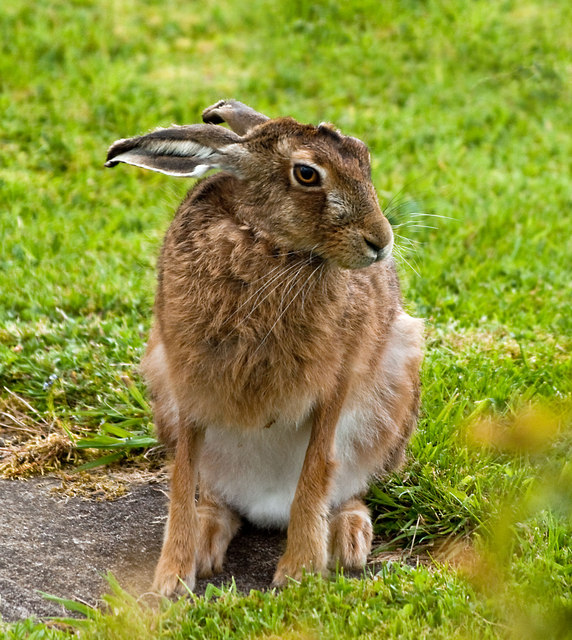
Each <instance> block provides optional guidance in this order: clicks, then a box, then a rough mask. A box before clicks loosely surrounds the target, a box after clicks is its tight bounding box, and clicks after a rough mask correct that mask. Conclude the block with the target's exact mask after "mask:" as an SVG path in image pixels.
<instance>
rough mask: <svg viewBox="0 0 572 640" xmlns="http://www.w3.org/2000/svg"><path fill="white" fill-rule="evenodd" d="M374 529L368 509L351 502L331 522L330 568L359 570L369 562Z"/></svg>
mask: <svg viewBox="0 0 572 640" xmlns="http://www.w3.org/2000/svg"><path fill="white" fill-rule="evenodd" d="M372 539H373V528H372V526H371V519H370V517H369V512H368V510H367V507H366V506H365V505H364V504H363V502H362V501H361V500H350V501H348V502H347V503H346V504H345V505H342V507H341V508H340V509H339V510H338V511H336V512H335V513H334V514H333V515H332V517H331V520H330V566H332V567H335V566H336V565H340V566H342V567H345V568H346V569H359V568H360V567H363V566H364V565H365V563H366V562H367V556H368V554H369V552H370V549H371V542H372Z"/></svg>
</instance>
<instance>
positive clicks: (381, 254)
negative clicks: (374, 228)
mask: <svg viewBox="0 0 572 640" xmlns="http://www.w3.org/2000/svg"><path fill="white" fill-rule="evenodd" d="M363 240H364V242H365V246H366V247H367V250H368V252H369V253H370V254H371V257H372V258H373V259H374V261H375V262H381V260H383V259H384V258H387V256H388V255H389V254H390V253H391V245H392V243H391V242H389V243H386V244H384V245H383V246H381V243H380V241H379V240H378V239H374V238H371V237H369V238H368V237H366V236H364V237H363Z"/></svg>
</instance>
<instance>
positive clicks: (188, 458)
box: [153, 419, 204, 596]
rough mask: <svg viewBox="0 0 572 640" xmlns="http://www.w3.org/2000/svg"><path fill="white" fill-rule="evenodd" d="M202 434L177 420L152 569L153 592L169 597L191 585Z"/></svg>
mask: <svg viewBox="0 0 572 640" xmlns="http://www.w3.org/2000/svg"><path fill="white" fill-rule="evenodd" d="M203 441H204V431H203V430H202V429H199V428H197V427H196V425H194V424H189V423H187V422H186V421H185V420H183V419H180V420H179V433H178V437H177V444H176V449H175V463H174V465H173V475H172V478H171V501H170V504H169V519H168V521H167V528H166V530H165V540H164V542H163V549H162V551H161V557H160V558H159V564H158V565H157V569H156V570H155V581H154V583H153V590H154V591H157V592H158V593H160V594H161V595H164V596H171V595H173V594H176V593H180V594H182V593H184V592H185V586H184V585H183V584H181V580H182V581H184V583H185V584H186V586H187V587H188V588H189V589H193V588H194V586H195V574H196V558H195V556H196V552H197V549H198V542H199V518H198V515H197V507H196V505H195V492H196V487H197V476H198V460H199V455H200V450H201V446H202V443H203Z"/></svg>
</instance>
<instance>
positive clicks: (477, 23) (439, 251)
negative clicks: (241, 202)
mask: <svg viewBox="0 0 572 640" xmlns="http://www.w3.org/2000/svg"><path fill="white" fill-rule="evenodd" d="M570 24H572V6H570V3H569V2H567V1H565V0H552V1H551V2H540V0H536V1H534V2H533V1H527V0H525V1H524V2H516V1H514V2H513V1H508V0H507V1H502V2H497V3H491V2H484V1H483V0H475V1H474V2H465V3H463V2H453V1H448V0H440V1H437V0H436V1H431V0H428V1H427V2H421V1H415V0H409V1H406V0H403V1H401V2H399V1H398V0H389V1H387V2H378V1H377V0H375V1H374V0H355V1H353V2H347V3H335V2H332V1H329V2H328V1H324V0H322V1H318V0H317V1H316V2H313V3H303V2H299V1H297V0H295V1H293V0H291V1H290V2H270V0H253V1H252V2H250V3H239V2H232V1H228V2H223V1H216V0H207V1H205V2H201V3H176V2H170V1H167V2H164V1H161V2H159V1H158V0H155V1H153V0H147V1H144V0H130V1H127V0H121V1H118V0H99V1H97V0H74V1H71V2H70V1H69V0H67V1H65V2H64V1H63V0H53V1H52V2H50V3H47V2H46V3H38V2H32V1H31V0H19V1H17V2H13V3H3V5H2V7H1V8H0V36H1V39H0V52H1V53H0V87H1V92H0V110H1V112H2V114H3V115H2V127H1V131H0V142H1V146H2V153H1V154H0V225H1V227H0V299H1V303H0V403H1V408H2V411H4V412H5V413H11V412H12V413H14V412H16V411H18V412H19V413H18V415H19V416H20V415H21V414H24V419H27V420H29V424H30V425H32V426H33V425H38V426H39V427H40V426H41V425H42V424H49V425H52V426H51V428H52V429H55V430H61V431H62V432H63V433H69V434H71V437H72V438H73V439H80V438H83V439H84V440H85V439H89V438H90V437H91V438H93V437H94V436H96V437H97V441H98V442H100V443H102V444H105V440H104V439H103V436H106V437H108V438H115V440H114V441H113V443H112V444H113V445H114V446H115V447H116V449H115V450H119V451H120V452H121V451H125V450H126V446H127V445H138V444H143V445H145V444H148V443H149V442H150V441H149V440H148V438H149V437H150V435H151V431H150V429H151V415H150V412H149V409H148V407H147V405H146V403H145V400H144V398H143V397H142V395H141V394H144V390H143V386H142V384H141V382H140V380H139V378H138V377H137V371H136V370H137V363H138V361H139V359H140V356H141V353H142V349H143V345H144V341H145V339H146V334H147V331H148V328H149V323H150V317H151V308H152V302H153V295H154V287H155V274H154V265H155V260H156V256H157V253H158V250H159V247H160V242H161V238H162V235H163V233H164V231H165V229H166V227H167V225H168V222H169V220H170V217H171V216H172V213H173V211H174V209H175V207H176V205H177V203H178V202H179V201H180V199H181V198H182V197H183V195H184V193H185V191H186V189H187V188H188V187H189V182H188V181H184V180H183V181H176V180H174V179H172V178H168V177H165V176H160V175H151V174H149V173H145V172H141V171H137V170H135V169H124V170H121V171H105V170H103V168H102V165H103V161H104V158H105V152H106V149H107V147H108V145H109V144H110V143H111V142H112V141H113V140H115V139H117V138H119V137H124V136H129V135H135V134H137V133H141V132H145V131H147V130H149V129H151V128H153V127H156V126H159V125H162V126H166V125H169V124H171V123H173V122H176V123H192V122H196V121H198V119H199V115H200V111H201V109H202V108H204V107H205V106H207V105H209V104H211V103H212V102H214V101H215V100H217V99H219V98H221V97H235V98H237V99H240V100H242V101H244V102H246V103H249V104H251V105H253V106H254V107H255V108H258V109H260V110H261V111H265V112H266V113H268V115H271V116H278V115H285V114H291V115H294V116H295V117H296V118H298V119H299V120H301V121H309V122H320V121H322V120H329V121H332V122H334V123H335V124H336V125H338V126H339V127H340V128H342V129H343V131H344V132H346V133H348V134H352V135H355V136H358V137H360V138H362V139H364V140H365V141H366V142H367V143H368V144H369V146H370V148H371V151H372V156H373V178H374V183H375V184H376V187H377V188H378V191H379V193H380V198H381V200H382V201H383V203H384V206H387V207H388V211H389V213H390V216H391V218H392V220H393V221H394V223H395V224H396V233H398V234H399V235H400V236H403V237H402V238H401V239H400V242H399V244H400V253H401V255H402V259H401V261H400V271H401V275H402V282H403V288H404V293H405V297H406V299H407V301H408V307H409V309H410V310H411V311H412V312H413V313H415V314H416V315H419V316H422V317H424V318H426V320H427V336H428V342H427V355H426V359H425V363H424V367H423V415H422V419H421V421H420V425H419V430H418V433H417V434H416V436H415V437H414V439H413V441H412V443H411V446H410V449H409V462H408V464H407V466H406V468H405V469H404V470H403V472H401V473H400V474H398V475H395V476H392V477H391V478H389V479H388V481H387V482H385V483H382V484H379V485H378V486H376V487H374V488H372V491H371V494H370V502H371V505H372V508H373V510H374V515H375V518H376V529H377V531H378V532H379V533H381V534H383V535H384V539H385V540H386V546H390V547H391V546H396V545H397V546H400V547H402V548H407V549H411V551H412V552H413V553H415V552H416V551H417V550H421V549H424V550H427V549H434V550H436V549H437V548H438V547H439V545H440V544H441V543H442V541H443V539H448V538H451V537H453V538H454V539H456V540H459V539H464V538H466V537H467V536H470V537H471V540H472V541H473V542H474V544H475V546H476V549H477V553H478V560H477V565H478V564H479V562H481V563H482V562H484V561H485V560H484V558H489V560H490V559H491V558H492V560H491V562H492V564H493V565H494V566H495V571H496V574H498V576H497V577H498V580H497V581H496V582H495V583H494V584H489V585H486V586H485V587H483V586H482V585H480V583H479V579H478V575H479V572H478V571H477V572H476V577H475V575H473V577H472V579H469V580H467V579H465V578H463V577H462V574H461V573H459V572H458V571H457V570H456V569H454V568H451V567H447V566H446V565H440V564H437V565H436V566H435V567H432V568H431V569H427V568H423V567H420V568H416V569H409V568H407V567H403V566H397V565H394V566H392V567H391V568H388V570H387V571H384V573H383V574H382V576H380V578H379V579H378V580H377V581H376V582H373V583H371V582H364V581H357V582H355V581H345V580H343V579H341V578H340V579H338V580H335V581H334V582H332V583H327V582H322V581H320V580H312V579H311V580H309V581H308V582H307V583H304V585H302V586H300V587H296V586H291V587H290V588H289V589H288V590H286V591H285V592H283V593H282V594H279V595H276V596H274V595H270V594H266V595H258V594H253V595H251V596H248V597H242V596H240V595H238V594H235V593H232V592H231V593H225V595H223V596H222V597H220V598H217V597H212V598H211V599H209V600H201V601H199V602H198V603H197V604H196V605H193V606H191V605H190V604H188V603H179V604H176V605H173V606H172V607H171V608H170V609H169V608H168V609H166V610H165V611H164V612H163V613H161V615H160V616H159V615H158V614H152V613H146V614H145V615H143V614H141V619H142V620H145V621H148V622H149V624H150V625H153V629H155V631H154V632H153V633H155V632H156V634H157V635H158V636H161V637H173V638H177V637H193V636H192V634H193V633H195V634H199V632H198V631H196V625H197V624H198V621H199V620H201V619H204V620H206V621H207V622H205V623H204V624H212V625H216V626H217V629H218V630H219V632H220V635H221V637H255V636H264V635H267V636H271V635H272V634H274V635H275V636H279V637H314V636H313V634H315V633H320V634H321V635H323V637H345V636H346V635H348V636H351V634H352V633H353V634H354V635H358V632H362V633H363V635H364V636H366V637H388V638H389V637H404V638H406V637H416V638H417V637H431V638H433V637H436V638H438V637H443V638H450V637H459V638H469V637H470V638H472V637H474V638H481V637H482V638H486V637H507V636H508V637H518V638H521V637H543V638H548V637H555V638H556V637H559V638H561V637H565V634H566V631H562V630H563V629H564V630H566V629H567V627H566V626H562V627H560V628H559V627H558V626H557V624H560V623H559V622H558V621H559V620H563V621H564V622H563V623H562V624H566V622H569V621H570V615H571V613H570V612H571V610H572V603H571V597H570V593H571V592H572V575H571V570H570V567H571V566H572V563H571V560H572V559H571V558H570V551H569V550H570V547H571V546H572V544H571V543H572V523H571V519H570V513H571V507H570V504H571V498H570V491H569V487H570V486H571V485H572V481H570V482H568V480H570V463H569V462H568V460H569V456H570V448H571V443H572V436H571V432H570V420H569V406H570V405H569V402H570V392H571V386H572V371H571V369H572V367H571V359H570V350H571V346H572V326H571V325H572V314H571V313H570V301H571V299H572V295H571V294H572V291H571V286H570V275H571V274H570V266H571V262H570V255H572V240H571V234H570V223H569V215H570V210H571V204H572V199H571V195H570V194H571V193H572V174H571V168H572V166H571V160H570V158H572V108H571V105H572V82H571V80H572V77H571V76H572V66H571V63H570V60H571V59H572V57H571V54H572V40H571V39H570V28H569V25H570ZM393 197H395V199H394V200H393V201H391V198H393ZM390 201H391V203H390ZM418 212H425V213H429V212H431V213H434V214H436V215H438V216H442V217H429V216H417V215H415V214H416V213H418ZM397 225H402V226H399V227H397ZM418 225H421V226H418ZM431 227H436V228H431ZM14 394H15V395H14ZM16 396H18V398H21V399H22V401H25V402H26V403H28V404H29V405H30V406H31V407H32V408H33V410H30V409H27V408H26V405H25V404H23V403H22V401H20V400H18V399H17V398H16ZM530 403H532V404H534V405H540V406H544V405H546V404H547V405H548V406H549V407H551V410H552V411H554V412H555V413H556V414H557V416H560V417H556V418H554V420H553V421H559V422H560V427H559V432H558V434H557V435H556V437H555V438H554V439H548V438H547V442H545V443H544V446H543V447H541V448H540V449H539V450H537V449H536V448H535V447H532V448H530V447H529V448H528V449H527V448H526V447H525V448H524V449H523V450H521V449H518V448H517V450H515V449H514V447H513V448H511V447H510V446H508V447H507V446H505V444H506V442H505V443H504V444H503V443H502V442H498V441H497V440H495V438H493V439H492V441H491V442H489V443H488V446H485V447H482V446H481V447H478V446H475V445H474V444H471V442H470V437H469V436H468V432H469V431H470V429H469V427H468V424H469V423H470V421H471V419H476V418H478V417H479V416H484V415H486V414H488V413H489V412H491V413H493V414H494V415H495V416H496V418H495V420H497V422H495V423H494V424H496V425H497V427H498V429H500V430H501V431H502V429H503V428H504V427H503V424H504V423H503V420H505V421H506V422H507V424H508V425H509V426H508V427H507V428H512V429H516V430H518V428H519V424H520V422H521V421H522V420H521V418H522V415H521V413H520V412H521V410H522V409H523V407H526V406H527V405H528V404H530ZM567 412H568V413H567ZM515 416H516V417H515ZM566 416H568V417H566ZM40 417H41V418H42V420H43V422H42V420H40V419H39V418H40ZM541 422H542V421H541ZM96 434H99V435H96ZM107 442H108V443H109V442H111V441H109V440H108V441H107ZM103 453H109V452H106V451H104V452H103ZM496 574H495V575H496ZM116 597H118V598H120V596H116ZM121 597H123V596H121ZM366 605H367V607H366ZM122 606H123V605H122ZM134 606H135V605H134V604H133V603H131V604H129V605H127V604H125V607H128V609H129V608H130V607H131V609H129V610H130V611H132V607H134ZM122 610H123V609H122V608H121V607H117V611H118V613H116V614H108V615H104V614H100V613H97V614H94V616H92V617H91V618H90V619H89V621H88V623H87V627H88V628H87V630H85V634H86V637H146V636H144V635H140V636H137V634H136V633H132V634H131V636H130V635H129V632H128V630H126V628H127V627H128V626H129V625H125V624H121V611H122ZM197 612H201V613H200V615H201V616H203V618H198V617H197V616H198V615H199V614H198V613H197ZM146 616H148V617H146ZM523 616H524V617H523ZM566 616H568V618H566ZM523 620H524V622H523ZM550 620H553V621H555V622H554V624H552V626H551V624H549V621H550ZM209 621H210V622H209ZM570 627H572V625H570ZM570 627H568V628H570ZM33 628H34V629H35V630H34V631H31V629H33ZM26 629H27V630H26ZM119 629H121V633H124V635H120V631H119ZM150 633H151V632H150ZM2 634H4V635H6V637H8V638H21V637H37V638H40V637H50V636H53V637H68V634H67V632H56V631H49V630H47V629H45V628H43V627H35V623H33V622H31V621H27V622H22V623H21V624H20V625H17V626H12V627H6V628H5V629H4V630H2V631H0V636H1V635H2ZM42 634H44V635H42ZM90 634H91V635H90ZM106 634H107V635H106ZM114 634H115V635H114ZM185 634H186V635H185ZM225 634H226V636H225ZM288 634H290V636H288ZM150 637H153V635H152V633H151V635H150ZM197 637H200V635H197Z"/></svg>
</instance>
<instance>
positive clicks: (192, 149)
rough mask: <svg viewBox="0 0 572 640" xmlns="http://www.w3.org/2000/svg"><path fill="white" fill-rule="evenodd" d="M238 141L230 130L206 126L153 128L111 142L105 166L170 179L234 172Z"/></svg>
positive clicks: (239, 140)
mask: <svg viewBox="0 0 572 640" xmlns="http://www.w3.org/2000/svg"><path fill="white" fill-rule="evenodd" d="M240 142H241V139H240V138H239V136H237V135H236V134H235V133H233V132H232V131H229V130H228V129H224V128H221V127H213V126H212V125H207V124H196V125H189V126H182V127H172V128H169V129H157V130H156V131H153V132H152V133H149V134H147V135H145V136H138V137H136V138H126V139H124V140H118V141H117V142H114V143H113V144H112V145H111V147H110V148H109V151H108V152H107V162H106V163H105V166H106V167H114V166H115V165H117V164H118V163H119V162H125V163H127V164H132V165H135V166H136V167H143V168H144V169H151V170H153V171H159V172H160V173H166V174H168V175H170V176H180V177H192V178H198V177H200V176H202V175H204V174H205V173H206V172H207V171H209V169H226V170H228V171H235V170H237V166H236V164H237V163H236V159H237V156H238V155H239V153H236V152H238V151H239V147H237V146H236V145H237V143H240ZM233 148H234V150H235V153H233Z"/></svg>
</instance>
